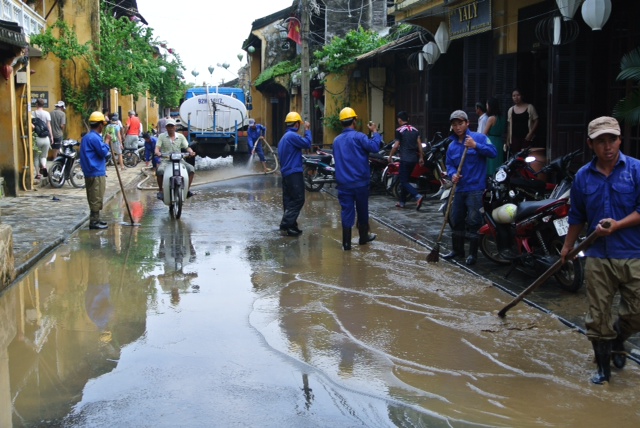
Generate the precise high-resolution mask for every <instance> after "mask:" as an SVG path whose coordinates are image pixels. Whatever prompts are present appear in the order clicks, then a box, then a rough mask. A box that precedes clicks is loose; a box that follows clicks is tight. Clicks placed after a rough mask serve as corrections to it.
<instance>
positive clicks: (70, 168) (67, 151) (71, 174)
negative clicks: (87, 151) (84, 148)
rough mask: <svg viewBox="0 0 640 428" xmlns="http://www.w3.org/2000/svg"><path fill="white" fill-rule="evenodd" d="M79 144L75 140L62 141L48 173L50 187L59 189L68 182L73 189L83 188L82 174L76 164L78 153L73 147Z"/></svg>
mask: <svg viewBox="0 0 640 428" xmlns="http://www.w3.org/2000/svg"><path fill="white" fill-rule="evenodd" d="M79 146H80V143H79V142H78V141H76V140H64V141H63V142H62V144H61V147H60V151H59V153H58V156H57V157H56V158H55V159H54V160H53V165H51V171H49V183H51V186H52V187H55V188H60V187H62V186H64V183H66V182H67V181H69V182H70V183H71V184H72V185H73V187H77V188H79V189H82V188H84V187H85V182H84V173H83V172H82V168H81V167H80V162H76V158H77V157H78V152H77V151H76V150H75V147H79Z"/></svg>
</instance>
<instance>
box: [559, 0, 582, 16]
mask: <svg viewBox="0 0 640 428" xmlns="http://www.w3.org/2000/svg"><path fill="white" fill-rule="evenodd" d="M556 4H557V5H558V9H559V10H560V13H561V14H562V16H564V17H565V18H566V19H573V17H574V15H575V14H576V11H577V10H578V6H580V0H556Z"/></svg>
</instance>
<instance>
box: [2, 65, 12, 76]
mask: <svg viewBox="0 0 640 428" xmlns="http://www.w3.org/2000/svg"><path fill="white" fill-rule="evenodd" d="M0 73H2V76H3V77H4V79H5V80H9V77H11V75H12V74H13V67H11V66H10V65H3V66H2V68H1V69H0Z"/></svg>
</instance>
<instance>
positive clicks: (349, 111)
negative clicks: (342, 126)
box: [340, 107, 358, 121]
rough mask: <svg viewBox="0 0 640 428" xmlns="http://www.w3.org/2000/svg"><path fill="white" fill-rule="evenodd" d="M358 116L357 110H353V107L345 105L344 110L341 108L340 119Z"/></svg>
mask: <svg viewBox="0 0 640 428" xmlns="http://www.w3.org/2000/svg"><path fill="white" fill-rule="evenodd" d="M357 117H358V115H357V114H356V112H355V110H353V109H352V108H351V107H345V108H343V109H342V110H340V121H343V120H349V119H355V118H357Z"/></svg>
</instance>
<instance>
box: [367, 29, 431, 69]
mask: <svg viewBox="0 0 640 428" xmlns="http://www.w3.org/2000/svg"><path fill="white" fill-rule="evenodd" d="M432 40H433V36H432V35H431V33H429V32H427V31H426V30H425V31H416V32H413V33H410V34H407V35H406V36H403V37H400V38H399V39H397V40H394V41H393V42H389V43H387V44H386V45H384V46H380V47H379V48H377V49H374V50H372V51H370V52H367V53H365V54H362V55H360V56H357V57H356V61H357V62H360V61H365V60H368V59H372V58H375V57H377V56H379V55H382V54H384V53H386V52H389V51H391V50H398V49H401V48H414V47H416V46H418V45H420V46H422V45H425V44H427V43H429V42H430V41H432Z"/></svg>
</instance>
